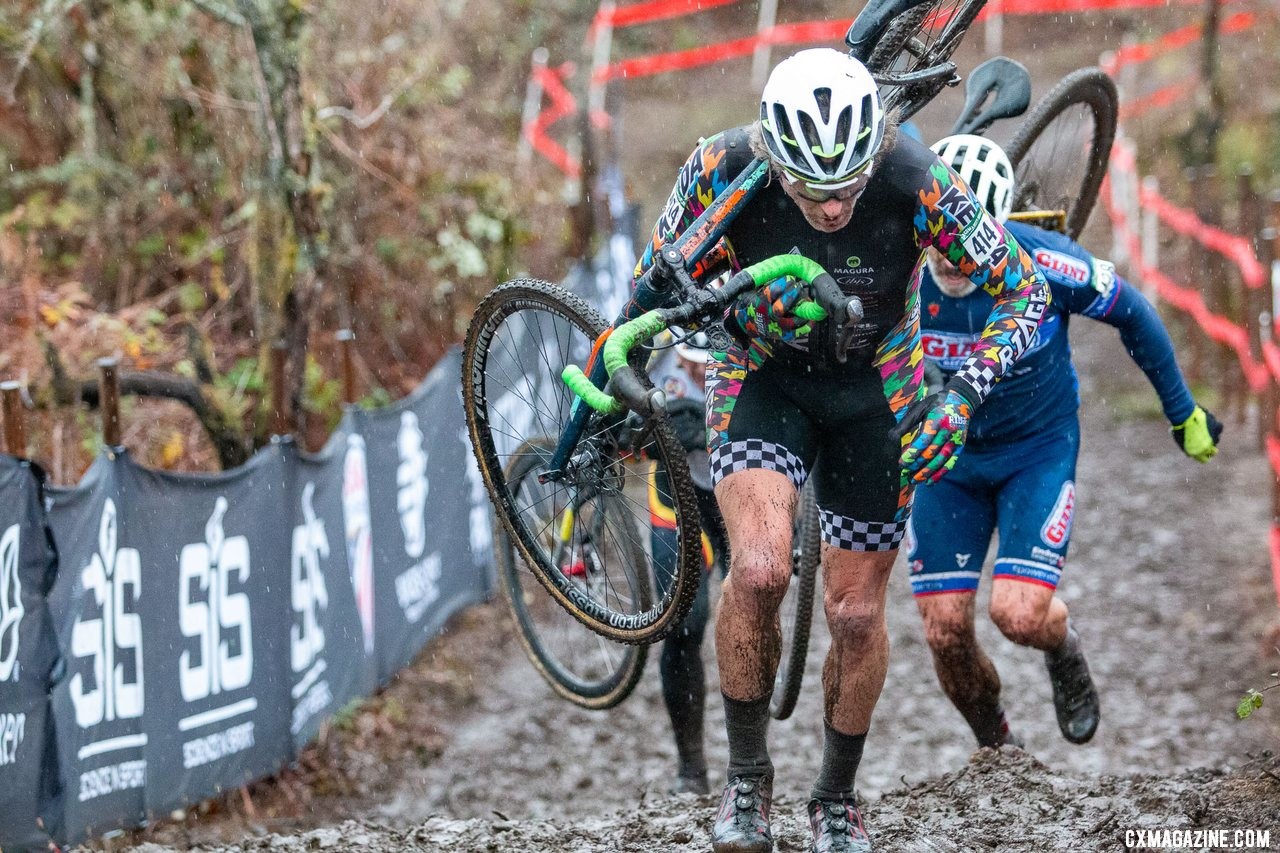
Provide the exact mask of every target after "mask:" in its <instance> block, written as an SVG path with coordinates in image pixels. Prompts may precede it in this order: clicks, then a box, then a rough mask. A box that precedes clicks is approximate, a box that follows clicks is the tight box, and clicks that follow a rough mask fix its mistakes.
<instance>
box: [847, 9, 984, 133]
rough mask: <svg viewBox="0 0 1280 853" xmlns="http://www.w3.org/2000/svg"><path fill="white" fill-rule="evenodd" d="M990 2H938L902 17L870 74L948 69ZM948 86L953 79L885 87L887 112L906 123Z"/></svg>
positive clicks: (871, 61)
mask: <svg viewBox="0 0 1280 853" xmlns="http://www.w3.org/2000/svg"><path fill="white" fill-rule="evenodd" d="M984 5H986V0H933V2H927V3H922V4H921V5H919V6H915V7H913V8H911V9H908V10H907V11H905V12H903V13H902V14H901V15H898V16H897V17H896V18H894V19H893V20H892V21H891V22H890V23H889V26H888V28H887V29H886V30H885V32H884V34H883V35H881V36H880V38H879V39H878V40H877V41H876V46H875V48H874V49H873V50H872V51H871V55H870V57H868V59H867V69H868V70H869V71H870V72H871V74H872V76H874V77H876V78H877V79H882V78H884V77H890V78H891V77H892V76H893V75H899V74H904V73H909V72H915V71H923V70H925V69H928V68H934V67H937V66H940V65H942V64H943V63H945V62H947V61H948V60H949V59H950V58H951V54H953V53H955V50H956V48H957V47H959V46H960V42H961V40H962V39H963V38H964V35H965V33H966V32H968V30H969V27H970V25H971V24H973V22H974V19H976V18H977V17H978V13H979V12H981V11H982V7H983V6H984ZM947 85H948V78H947V77H939V78H937V79H933V80H929V81H925V82H920V83H915V84H910V85H896V84H892V83H881V85H880V97H881V99H882V100H883V102H884V106H885V110H886V111H889V112H895V111H896V113H897V116H898V119H899V120H900V121H906V120H907V119H909V118H910V117H911V116H913V115H915V114H916V113H917V112H919V111H920V110H921V109H922V108H923V107H924V106H925V104H927V103H929V101H931V100H933V99H934V97H936V96H937V94H938V93H939V92H941V91H942V90H943V89H944V88H946V86H947Z"/></svg>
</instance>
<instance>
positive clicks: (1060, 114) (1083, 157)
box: [1007, 68, 1118, 239]
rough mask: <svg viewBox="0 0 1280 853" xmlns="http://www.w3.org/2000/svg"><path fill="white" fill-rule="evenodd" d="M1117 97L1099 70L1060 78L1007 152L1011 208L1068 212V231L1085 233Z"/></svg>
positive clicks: (1105, 156)
mask: <svg viewBox="0 0 1280 853" xmlns="http://www.w3.org/2000/svg"><path fill="white" fill-rule="evenodd" d="M1117 105H1118V95H1117V93H1116V88H1115V83H1114V82H1112V80H1111V78H1110V77H1109V76H1107V74H1106V72H1104V71H1103V70H1102V69H1100V68H1082V69H1080V70H1078V71H1074V72H1072V73H1071V74H1068V75H1067V76H1066V77H1064V78H1063V79H1062V80H1061V81H1060V82H1059V83H1058V85H1057V86H1055V87H1054V88H1053V89H1052V90H1051V91H1050V92H1049V93H1048V94H1047V95H1045V96H1044V97H1043V98H1041V99H1040V101H1039V102H1038V103H1037V104H1036V105H1035V107H1033V108H1032V110H1031V113H1030V114H1029V115H1028V116H1027V118H1026V120H1025V121H1024V122H1023V123H1022V125H1021V126H1020V127H1019V128H1018V131H1017V133H1015V134H1014V137H1013V140H1012V141H1011V142H1010V143H1009V146H1008V149H1007V152H1008V154H1009V160H1010V162H1012V163H1013V168H1014V179H1015V190H1014V199H1013V209H1014V210H1020V211H1021V210H1025V211H1034V210H1063V211H1066V233H1067V236H1069V237H1071V238H1072V239H1076V238H1077V237H1079V236H1080V234H1081V233H1082V232H1083V231H1084V227H1085V224H1086V223H1087V222H1088V221H1089V214H1090V213H1092V212H1093V207H1094V205H1095V204H1096V203H1097V200H1098V192H1099V190H1100V189H1101V188H1102V179H1103V177H1104V176H1105V175H1106V170H1107V161H1108V159H1109V158H1110V156H1111V144H1112V142H1113V141H1114V140H1115V133H1116V111H1117Z"/></svg>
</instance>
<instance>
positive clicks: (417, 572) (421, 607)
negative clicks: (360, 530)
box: [396, 412, 440, 622]
mask: <svg viewBox="0 0 1280 853" xmlns="http://www.w3.org/2000/svg"><path fill="white" fill-rule="evenodd" d="M396 446H397V448H398V449H399V451H400V466H399V468H397V469H396V486H397V487H398V488H399V492H398V494H397V496H396V509H397V510H398V511H399V513H400V527H401V528H402V529H403V530H404V552H405V554H407V555H408V556H409V558H410V559H411V560H417V559H418V558H419V557H422V554H423V552H425V551H426V550H427V492H428V490H429V488H430V486H429V484H428V483H427V452H426V449H425V448H424V447H423V435H422V430H421V429H419V428H418V416H417V415H415V414H414V413H413V412H403V413H402V414H401V415H400V434H399V436H398V438H397V439H396ZM439 597H440V555H439V554H438V553H432V554H428V555H427V556H426V557H425V558H423V559H422V560H421V561H419V562H417V563H415V564H414V565H412V566H410V567H409V568H408V569H406V570H405V571H403V572H401V573H400V574H399V575H398V576H396V601H397V602H398V603H399V604H400V609H401V610H403V611H404V615H405V618H406V619H408V620H409V621H410V622H416V621H418V619H420V618H421V617H422V614H423V613H425V612H426V611H427V608H428V607H430V606H431V604H432V603H433V602H434V601H435V600H436V599H437V598H439Z"/></svg>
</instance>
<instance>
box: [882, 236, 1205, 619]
mask: <svg viewBox="0 0 1280 853" xmlns="http://www.w3.org/2000/svg"><path fill="white" fill-rule="evenodd" d="M1006 228H1007V229H1008V231H1009V232H1010V233H1011V234H1012V235H1013V236H1014V237H1015V238H1016V239H1017V241H1018V243H1019V245H1021V246H1022V247H1023V248H1025V249H1026V250H1027V252H1028V253H1029V254H1030V255H1031V256H1032V257H1033V258H1034V259H1035V261H1036V263H1037V265H1038V266H1039V267H1040V268H1041V270H1043V272H1044V274H1045V278H1046V279H1047V280H1048V282H1049V285H1050V288H1051V289H1052V291H1053V298H1052V300H1051V301H1050V304H1049V310H1048V312H1047V313H1046V316H1045V318H1044V320H1043V321H1042V323H1041V325H1040V328H1039V330H1038V332H1037V334H1036V336H1035V338H1033V340H1032V343H1031V346H1030V348H1029V349H1028V350H1027V352H1026V353H1025V354H1024V355H1023V356H1022V358H1021V359H1019V360H1018V361H1017V362H1016V363H1015V364H1014V365H1013V367H1012V369H1011V370H1009V371H1008V372H1007V373H1006V374H1005V376H1004V378H1002V379H1001V380H1000V382H998V383H997V384H996V385H995V387H994V389H993V390H992V392H991V394H990V396H988V397H987V399H986V400H985V401H984V402H983V404H982V405H981V406H980V407H979V408H978V410H977V411H976V412H975V413H974V416H973V419H972V421H971V423H970V426H969V437H968V441H967V443H966V445H965V452H964V453H963V454H962V455H961V456H960V458H959V461H958V462H957V463H956V467H955V469H954V470H952V471H951V473H950V474H948V475H947V476H946V477H944V478H942V480H940V481H939V482H938V483H935V484H933V485H932V486H929V487H928V488H924V489H917V490H916V495H915V505H914V507H913V508H912V518H911V529H910V530H909V531H908V535H907V543H906V544H907V551H908V560H909V564H910V570H911V587H912V591H913V592H914V593H915V594H916V595H929V594H933V593H940V592H972V591H973V590H976V589H977V588H978V578H979V577H980V576H981V571H982V564H983V561H984V559H985V556H986V552H987V546H988V543H989V541H990V539H991V534H992V532H993V531H994V530H996V529H999V532H1000V547H999V553H998V555H997V559H996V563H995V570H994V576H995V577H997V578H1008V579H1014V580H1021V581H1027V582H1031V583H1038V584H1041V585H1044V586H1048V587H1056V586H1057V582H1058V578H1059V576H1060V574H1061V571H1062V566H1063V564H1064V563H1065V561H1066V553H1067V545H1068V543H1069V541H1070V536H1071V523H1072V519H1073V517H1074V510H1075V485H1074V479H1075V464H1076V455H1077V452H1078V450H1079V445H1080V438H1079V423H1078V420H1077V410H1078V408H1079V405H1080V392H1079V382H1078V380H1077V377H1076V372H1075V367H1074V366H1073V365H1072V363H1071V347H1070V344H1069V342H1068V340H1067V326H1068V322H1069V320H1070V317H1071V315H1072V314H1082V315H1084V316H1086V317H1090V318H1092V319H1094V320H1100V321H1102V322H1104V323H1107V324H1108V325H1111V326H1114V327H1115V328H1116V329H1117V330H1118V331H1119V333H1120V339H1121V341H1122V342H1123V343H1124V346H1125V349H1126V350H1127V351H1128V353H1129V355H1130V357H1131V358H1132V359H1133V360H1134V362H1135V363H1136V364H1137V365H1138V366H1139V367H1140V368H1141V369H1142V371H1143V372H1144V373H1145V374H1146V376H1147V378H1148V380H1149V381H1150V382H1151V384H1152V386H1153V387H1154V388H1155V390H1156V393H1157V394H1158V395H1159V397H1160V404H1161V406H1162V408H1163V410H1164V414H1165V417H1166V418H1168V419H1169V422H1170V423H1174V424H1178V423H1182V422H1183V421H1184V420H1186V419H1187V418H1188V417H1190V416H1191V412H1192V410H1193V409H1194V408H1195V402H1194V400H1193V399H1192V396H1191V392H1190V390H1189V389H1188V388H1187V386H1186V383H1185V382H1184V381H1183V378H1182V373H1181V371H1180V370H1179V369H1178V364H1177V360H1176V358H1175V356H1174V350H1173V343H1172V342H1171V341H1170V340H1169V335H1168V333H1167V332H1166V331H1165V329H1164V326H1163V325H1162V324H1161V322H1160V318H1159V316H1158V315H1157V314H1156V312H1155V309H1154V308H1152V306H1151V304H1150V303H1149V302H1147V300H1146V299H1144V298H1143V296H1142V294H1140V293H1139V292H1138V291H1137V289H1136V288H1134V287H1133V286H1132V285H1130V284H1129V283H1128V282H1126V281H1125V280H1124V279H1123V278H1121V277H1120V276H1118V275H1116V272H1115V268H1114V267H1113V266H1112V265H1111V264H1110V263H1108V262H1107V261H1103V260H1099V259H1097V258H1094V257H1093V256H1092V255H1091V254H1089V253H1088V252H1086V251H1085V250H1084V249H1082V248H1081V247H1080V246H1079V245H1077V244H1076V243H1075V242H1074V241H1072V240H1071V239H1070V238H1068V237H1066V236H1065V235H1063V234H1059V233H1057V232H1052V231H1045V230H1043V229H1040V228H1036V227H1033V226H1030V225H1026V224H1024V223H1018V222H1009V223H1007V224H1006ZM991 305H992V300H991V297H990V296H988V295H987V294H986V293H984V292H983V291H982V290H977V291H975V292H973V293H971V294H969V295H968V296H965V297H963V298H960V299H954V298H951V297H948V296H946V295H944V294H943V293H942V291H941V290H940V289H939V288H938V286H937V284H936V283H935V282H934V280H933V277H932V276H931V275H930V274H929V271H928V269H926V270H925V271H924V274H923V280H922V282H921V287H920V307H921V311H920V315H921V317H920V319H921V326H922V329H921V335H922V342H923V346H924V355H925V358H927V359H928V360H930V361H932V362H934V363H935V364H936V365H937V366H938V367H940V368H941V369H942V371H943V373H944V375H947V376H948V377H949V376H950V374H951V373H952V372H953V371H955V370H956V369H958V368H959V366H960V365H961V364H962V363H963V362H964V359H965V357H966V356H967V355H968V354H969V353H970V352H971V351H972V350H973V348H974V347H976V346H977V345H978V340H979V336H980V335H981V333H982V329H983V326H984V324H985V322H986V318H987V314H988V312H989V311H990V310H991Z"/></svg>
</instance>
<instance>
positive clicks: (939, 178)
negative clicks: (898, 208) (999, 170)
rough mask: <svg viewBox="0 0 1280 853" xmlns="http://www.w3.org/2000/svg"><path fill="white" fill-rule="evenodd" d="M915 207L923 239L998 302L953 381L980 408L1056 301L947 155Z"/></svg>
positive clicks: (925, 245)
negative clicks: (953, 168) (952, 167)
mask: <svg viewBox="0 0 1280 853" xmlns="http://www.w3.org/2000/svg"><path fill="white" fill-rule="evenodd" d="M929 174H930V178H931V179H932V185H931V186H930V187H928V188H927V189H922V190H921V191H920V194H919V204H918V206H917V208H916V216H915V225H916V240H917V242H918V243H919V245H920V247H921V248H922V249H926V248H930V247H932V248H934V249H936V250H937V251H938V252H940V253H941V254H942V255H943V256H944V257H946V258H947V260H949V261H950V262H951V263H952V264H953V265H955V266H956V267H958V268H959V269H960V270H961V271H963V272H964V273H965V274H966V275H967V276H969V279H970V280H971V281H972V282H973V283H974V284H976V285H978V286H979V287H981V288H983V289H984V290H986V291H987V292H988V293H990V294H991V295H992V296H993V297H995V300H996V303H995V306H994V307H993V308H992V311H991V315H990V316H989V317H988V318H987V324H986V328H985V329H984V330H983V333H982V338H981V340H980V341H979V343H978V347H977V349H976V350H975V351H974V352H973V354H972V355H970V356H969V358H968V359H966V360H965V362H964V364H962V365H961V366H960V369H959V370H958V371H957V372H956V374H955V376H953V377H952V378H951V380H950V381H949V382H948V383H947V387H948V389H950V390H954V391H956V392H957V393H958V394H960V395H961V396H962V397H964V398H965V399H966V400H967V401H968V402H969V404H970V405H971V406H973V407H977V406H978V405H979V404H980V403H981V402H982V401H983V400H984V399H985V398H986V396H987V394H989V393H990V392H991V388H992V386H993V385H994V384H995V382H996V380H997V379H999V378H1000V377H1001V376H1003V375H1004V373H1005V371H1007V370H1008V369H1009V368H1010V367H1011V366H1012V365H1013V363H1014V362H1015V361H1017V360H1018V358H1019V357H1021V355H1022V354H1023V353H1024V352H1026V351H1027V349H1028V347H1030V346H1031V339H1032V338H1033V337H1034V336H1035V333H1036V327H1037V326H1039V325H1040V320H1041V318H1042V317H1044V312H1045V309H1046V308H1047V307H1048V305H1049V287H1048V285H1047V284H1046V283H1045V280H1044V274H1043V273H1041V272H1040V269H1039V268H1038V267H1037V266H1036V265H1035V262H1034V261H1032V260H1031V256H1030V255H1028V254H1027V253H1026V251H1024V250H1023V248H1022V247H1021V246H1020V245H1018V241H1017V240H1016V239H1015V238H1014V237H1013V235H1012V234H1010V233H1009V232H1008V231H1007V230H1006V229H1005V228H1004V226H1003V225H1001V224H1000V223H999V222H998V221H996V218H995V217H994V216H991V215H990V214H989V213H987V212H986V210H985V209H984V208H983V206H982V204H981V203H980V202H979V201H978V199H977V198H976V197H975V196H974V195H973V193H972V192H971V191H970V190H969V188H968V187H966V186H965V184H964V182H963V181H961V180H960V179H959V178H958V177H957V176H956V174H955V173H954V172H952V171H951V170H950V169H948V168H947V167H946V166H944V165H943V164H942V163H941V162H940V161H939V162H938V163H936V164H934V165H933V166H932V167H930V170H929Z"/></svg>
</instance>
